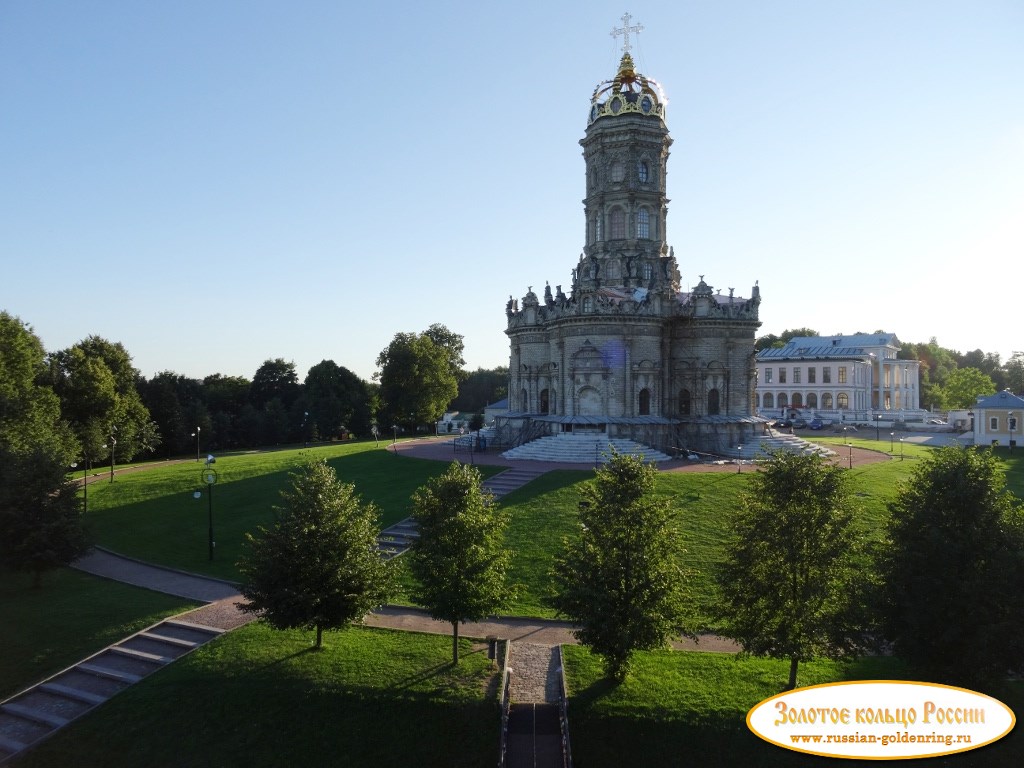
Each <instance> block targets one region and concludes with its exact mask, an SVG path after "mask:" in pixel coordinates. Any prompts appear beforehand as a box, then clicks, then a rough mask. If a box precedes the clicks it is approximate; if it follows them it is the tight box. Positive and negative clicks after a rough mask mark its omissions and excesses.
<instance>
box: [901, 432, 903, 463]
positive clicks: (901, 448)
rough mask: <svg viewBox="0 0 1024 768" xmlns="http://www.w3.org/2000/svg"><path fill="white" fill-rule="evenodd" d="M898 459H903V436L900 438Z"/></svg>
mask: <svg viewBox="0 0 1024 768" xmlns="http://www.w3.org/2000/svg"><path fill="white" fill-rule="evenodd" d="M900 461H903V438H902V437H901V438H900Z"/></svg>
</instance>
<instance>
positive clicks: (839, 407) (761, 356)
mask: <svg viewBox="0 0 1024 768" xmlns="http://www.w3.org/2000/svg"><path fill="white" fill-rule="evenodd" d="M899 350H900V342H899V339H897V338H896V335H895V334H892V333H875V334H866V333H861V334H855V335H852V336H843V335H837V336H798V337H796V338H793V339H791V340H790V341H789V343H787V344H786V345H785V346H784V347H779V348H774V349H765V350H762V351H760V352H758V353H757V358H756V365H757V388H756V392H755V395H754V405H755V408H756V409H757V411H758V414H759V415H760V416H763V417H765V418H777V417H785V416H788V415H790V414H791V413H792V412H794V411H799V412H800V413H802V414H808V415H811V416H820V417H822V418H827V419H835V420H838V421H854V422H868V423H870V422H873V421H875V420H876V419H879V418H881V419H884V420H885V421H886V422H889V423H892V422H894V421H908V420H910V421H914V420H919V419H921V418H923V417H924V415H925V412H924V411H922V410H921V405H920V402H921V401H920V389H919V385H918V377H919V367H920V363H919V362H918V361H917V360H902V359H900V358H899V357H898V356H897V355H898V353H899Z"/></svg>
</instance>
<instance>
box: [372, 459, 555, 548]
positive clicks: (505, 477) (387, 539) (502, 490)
mask: <svg viewBox="0 0 1024 768" xmlns="http://www.w3.org/2000/svg"><path fill="white" fill-rule="evenodd" d="M546 471H547V470H545V469H536V468H530V467H512V468H510V469H506V470H505V471H504V472H499V473H498V474H496V475H492V476H491V477H489V478H487V479H486V480H484V481H483V483H482V484H481V485H482V487H483V489H484V490H485V491H487V492H489V493H491V494H492V495H493V496H494V498H495V499H500V498H502V497H503V496H506V495H508V494H509V493H511V492H512V491H515V490H518V489H519V488H522V487H523V486H524V485H526V484H527V483H528V482H530V481H531V480H533V479H535V478H537V477H540V476H541V475H543V474H544V473H545V472H546ZM419 535H420V534H419V531H418V530H417V529H416V523H415V522H413V519H412V518H411V517H407V518H405V519H404V520H401V521H399V522H397V523H395V524H394V525H392V526H391V527H390V528H385V529H384V530H383V531H381V532H380V536H378V537H377V549H378V550H379V551H380V553H381V557H383V558H384V559H385V560H390V559H391V558H393V557H398V556H399V555H401V554H402V553H403V552H405V551H407V550H408V549H409V547H411V546H412V544H413V542H414V541H416V539H417V538H418V537H419Z"/></svg>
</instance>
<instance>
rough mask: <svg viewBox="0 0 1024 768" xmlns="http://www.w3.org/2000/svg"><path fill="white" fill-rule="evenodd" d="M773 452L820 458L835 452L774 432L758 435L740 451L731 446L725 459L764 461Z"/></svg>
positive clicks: (799, 438) (832, 454)
mask: <svg viewBox="0 0 1024 768" xmlns="http://www.w3.org/2000/svg"><path fill="white" fill-rule="evenodd" d="M773 451H785V452H787V453H802V454H810V453H816V454H818V455H820V456H834V455H835V451H833V450H832V449H831V448H826V447H825V446H823V445H818V444H816V443H811V442H808V441H807V440H804V439H803V438H802V437H797V436H796V435H790V434H784V433H782V432H774V433H772V434H771V435H760V436H759V437H758V438H757V440H754V441H751V442H750V443H745V444H744V445H743V446H742V448H741V449H738V447H737V446H733V447H732V449H730V451H729V454H728V456H727V457H726V458H728V459H736V458H739V459H741V460H742V461H744V462H747V461H757V460H759V459H764V458H766V457H767V456H768V454H769V453H771V452H773Z"/></svg>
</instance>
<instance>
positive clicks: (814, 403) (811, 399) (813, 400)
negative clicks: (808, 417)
mask: <svg viewBox="0 0 1024 768" xmlns="http://www.w3.org/2000/svg"><path fill="white" fill-rule="evenodd" d="M807 407H808V408H817V407H818V396H817V395H816V394H814V393H813V392H810V393H808V395H807Z"/></svg>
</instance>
